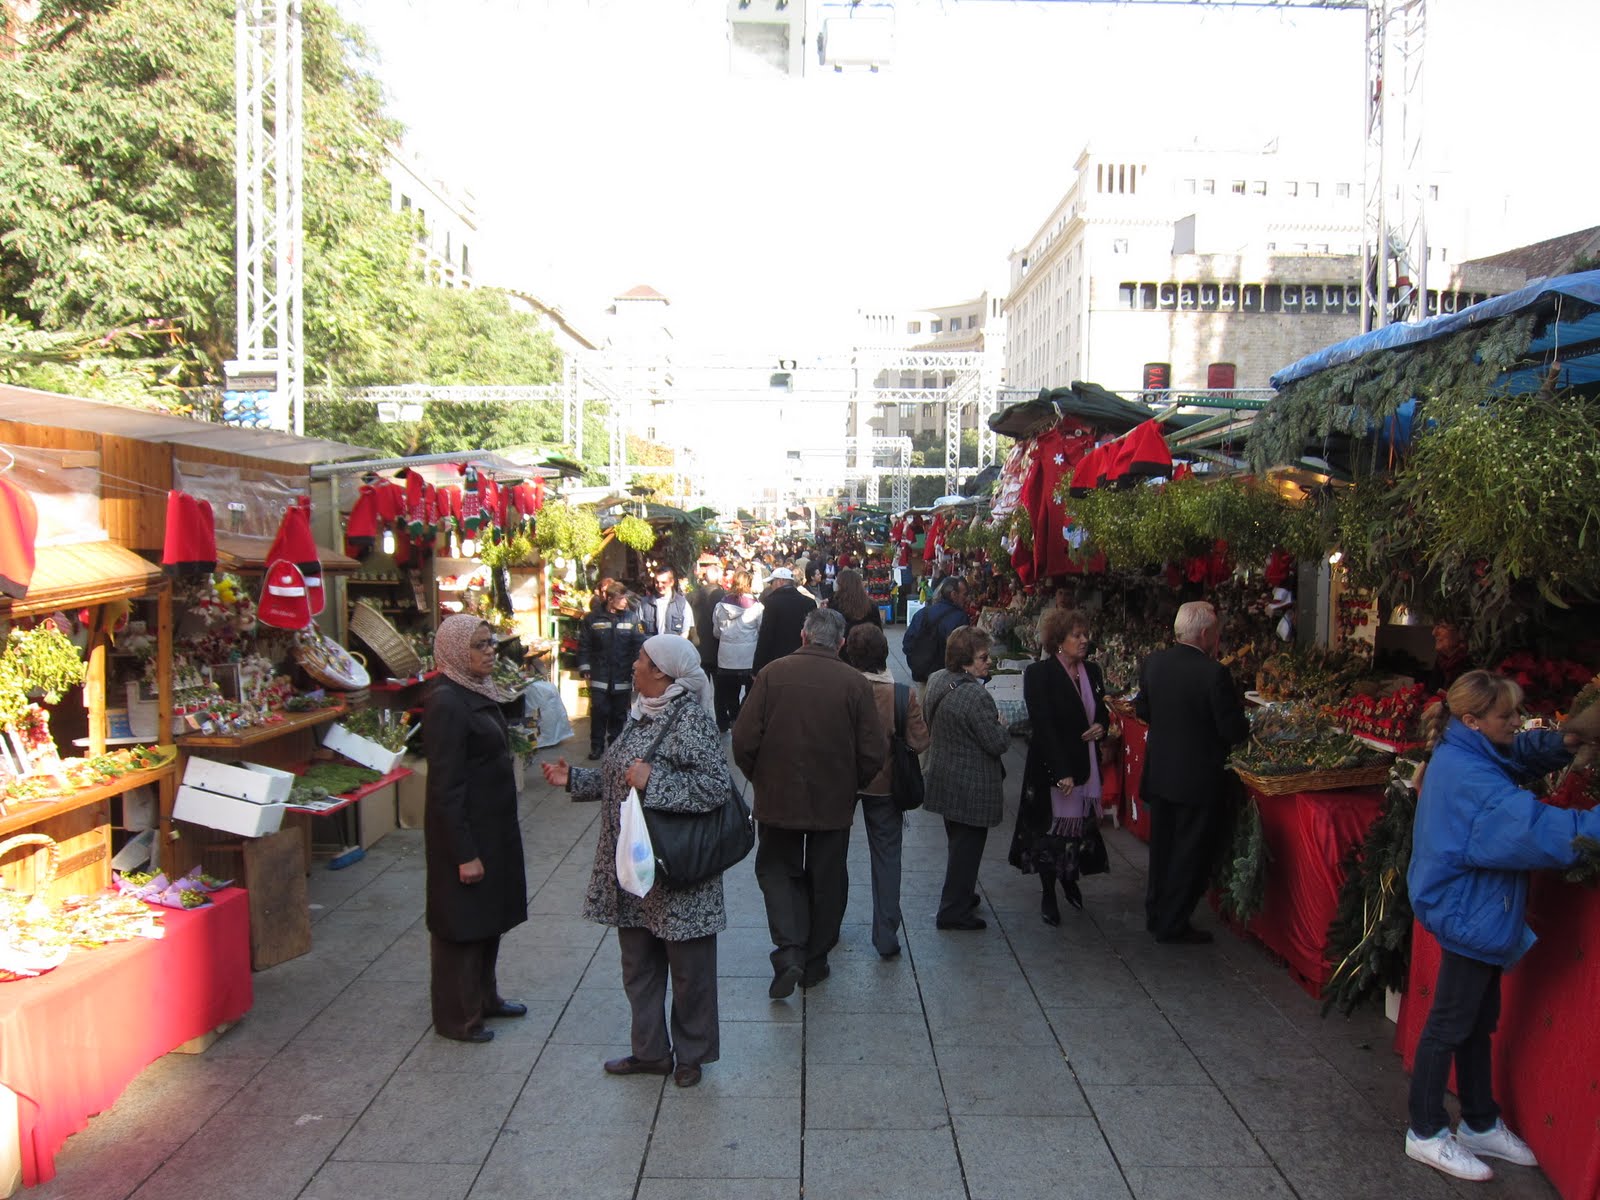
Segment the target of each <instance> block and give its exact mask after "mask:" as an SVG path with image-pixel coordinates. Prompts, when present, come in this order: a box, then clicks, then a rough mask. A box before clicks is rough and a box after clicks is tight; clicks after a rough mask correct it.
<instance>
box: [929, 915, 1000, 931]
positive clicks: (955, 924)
mask: <svg viewBox="0 0 1600 1200" xmlns="http://www.w3.org/2000/svg"><path fill="white" fill-rule="evenodd" d="M934 926H935V927H936V928H939V929H987V928H989V922H987V921H985V920H984V919H983V918H982V917H962V918H961V919H960V920H959V921H935V922H934Z"/></svg>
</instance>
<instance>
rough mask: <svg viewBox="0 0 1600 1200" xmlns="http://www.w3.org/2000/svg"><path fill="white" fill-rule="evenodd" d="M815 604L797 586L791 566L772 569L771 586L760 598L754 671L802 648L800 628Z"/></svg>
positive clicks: (758, 670) (758, 671)
mask: <svg viewBox="0 0 1600 1200" xmlns="http://www.w3.org/2000/svg"><path fill="white" fill-rule="evenodd" d="M816 607H817V602H816V601H815V600H813V599H811V597H810V596H807V595H805V594H804V593H802V592H801V591H800V590H799V589H798V588H796V587H795V585H794V572H793V571H791V570H790V569H789V568H788V567H779V568H778V569H777V570H775V571H773V572H772V586H771V588H769V589H768V591H767V594H766V596H765V597H764V598H763V599H762V601H761V632H760V633H758V634H757V635H756V656H755V660H754V661H753V662H752V663H751V664H750V669H751V671H753V672H755V673H758V674H759V673H760V671H761V668H762V667H764V666H766V665H767V664H768V663H769V662H771V661H772V660H773V659H775V658H782V657H783V656H784V655H786V654H793V653H794V652H795V651H796V650H798V649H800V629H801V627H802V626H803V625H804V624H805V623H806V615H807V614H808V613H811V612H813V611H815V609H816Z"/></svg>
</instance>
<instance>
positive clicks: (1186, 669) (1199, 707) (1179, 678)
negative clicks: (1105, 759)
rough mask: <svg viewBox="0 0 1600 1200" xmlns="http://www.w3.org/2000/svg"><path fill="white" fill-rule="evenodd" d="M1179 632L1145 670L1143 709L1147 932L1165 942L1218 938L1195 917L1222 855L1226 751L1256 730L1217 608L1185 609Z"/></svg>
mask: <svg viewBox="0 0 1600 1200" xmlns="http://www.w3.org/2000/svg"><path fill="white" fill-rule="evenodd" d="M1172 628H1173V633H1174V634H1175V635H1176V638H1177V643H1178V644H1177V645H1175V646H1169V647H1167V648H1166V649H1165V650H1158V651H1156V652H1155V653H1154V654H1152V655H1151V656H1150V657H1149V658H1147V659H1145V660H1144V662H1143V663H1142V664H1141V665H1140V667H1139V698H1138V701H1137V702H1136V704H1135V712H1136V713H1137V714H1138V716H1139V719H1140V720H1141V721H1145V722H1147V723H1148V724H1149V726H1150V735H1149V739H1148V741H1147V742H1146V749H1145V766H1144V782H1143V785H1142V790H1143V792H1144V798H1145V802H1146V803H1148V804H1149V805H1150V876H1149V883H1148V886H1147V888H1146V890H1145V903H1144V911H1145V928H1146V929H1148V930H1149V931H1150V932H1151V933H1153V934H1155V938H1156V941H1158V942H1166V943H1173V942H1176V943H1199V942H1209V941H1211V935H1210V934H1209V933H1206V932H1205V931H1203V930H1200V929H1196V928H1195V927H1194V926H1193V925H1191V924H1190V923H1189V918H1190V916H1191V914H1193V912H1194V906H1195V904H1196V902H1198V901H1199V899H1200V897H1201V896H1202V895H1204V894H1205V890H1206V883H1207V880H1208V877H1209V875H1210V872H1211V863H1212V860H1213V858H1214V857H1215V853H1216V850H1217V837H1218V835H1219V833H1220V832H1221V827H1222V818H1223V815H1224V807H1225V799H1226V791H1225V787H1226V782H1227V772H1226V769H1225V767H1224V764H1225V763H1226V762H1227V758H1228V751H1229V749H1230V748H1231V747H1233V746H1235V745H1237V744H1238V743H1240V742H1242V741H1244V740H1245V739H1246V738H1247V737H1249V736H1250V723H1249V722H1248V721H1247V720H1246V719H1245V715H1244V710H1243V709H1242V708H1241V707H1240V705H1239V697H1238V695H1237V693H1236V692H1235V690H1234V686H1233V676H1232V675H1230V674H1229V673H1228V669H1227V668H1226V667H1224V666H1223V665H1222V664H1221V663H1219V662H1217V660H1216V656H1217V643H1218V640H1219V638H1220V636H1221V622H1220V621H1219V620H1218V618H1217V610H1216V609H1214V608H1212V607H1211V605H1209V604H1207V603H1205V602H1204V601H1199V600H1197V601H1192V602H1190V603H1188V604H1185V605H1183V606H1182V607H1181V608H1179V609H1178V616H1177V619H1176V620H1175V621H1173V623H1172Z"/></svg>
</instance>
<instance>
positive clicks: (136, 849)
mask: <svg viewBox="0 0 1600 1200" xmlns="http://www.w3.org/2000/svg"><path fill="white" fill-rule="evenodd" d="M155 840H156V831H155V830H154V829H146V830H145V831H144V832H142V833H140V834H139V835H138V836H137V837H135V838H134V839H133V840H132V841H130V842H129V843H128V844H127V845H126V846H124V847H123V848H122V849H121V850H118V851H117V852H116V854H115V855H114V856H113V857H112V859H111V869H112V870H113V871H137V870H138V869H139V868H140V867H142V866H144V865H145V863H147V862H149V861H150V848H151V847H152V846H153V845H155Z"/></svg>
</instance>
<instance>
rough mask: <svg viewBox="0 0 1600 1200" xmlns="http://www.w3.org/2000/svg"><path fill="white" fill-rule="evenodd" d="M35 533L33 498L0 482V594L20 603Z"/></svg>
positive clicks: (30, 572)
mask: <svg viewBox="0 0 1600 1200" xmlns="http://www.w3.org/2000/svg"><path fill="white" fill-rule="evenodd" d="M38 532H39V510H38V509H37V508H36V507H35V506H34V503H33V497H32V496H30V495H29V494H28V493H27V492H25V491H24V490H23V489H22V488H20V487H17V486H16V485H15V484H13V483H11V482H10V481H9V480H6V479H0V595H3V596H10V597H11V598H12V599H13V600H20V599H22V597H24V596H26V595H27V594H28V584H29V583H31V582H32V581H33V566H34V538H35V537H36V536H37V534H38Z"/></svg>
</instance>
